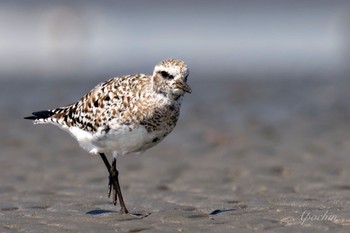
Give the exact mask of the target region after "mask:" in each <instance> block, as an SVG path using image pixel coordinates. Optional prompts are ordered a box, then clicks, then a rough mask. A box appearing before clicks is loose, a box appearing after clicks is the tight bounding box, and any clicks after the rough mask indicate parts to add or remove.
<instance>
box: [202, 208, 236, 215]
mask: <svg viewBox="0 0 350 233" xmlns="http://www.w3.org/2000/svg"><path fill="white" fill-rule="evenodd" d="M235 210H236V209H226V210H225V209H224V210H219V209H216V210H213V211H212V212H210V213H209V215H218V214H222V213H225V212H230V211H235Z"/></svg>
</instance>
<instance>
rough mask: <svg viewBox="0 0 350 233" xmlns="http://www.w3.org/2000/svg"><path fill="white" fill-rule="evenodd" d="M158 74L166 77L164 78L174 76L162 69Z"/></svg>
mask: <svg viewBox="0 0 350 233" xmlns="http://www.w3.org/2000/svg"><path fill="white" fill-rule="evenodd" d="M160 74H161V75H162V76H163V78H166V79H173V78H174V76H173V75H170V74H169V73H168V72H166V71H162V72H160Z"/></svg>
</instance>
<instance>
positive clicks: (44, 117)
mask: <svg viewBox="0 0 350 233" xmlns="http://www.w3.org/2000/svg"><path fill="white" fill-rule="evenodd" d="M56 113H57V111H56V109H54V110H44V111H39V112H33V113H32V114H33V115H32V116H27V117H24V119H26V120H34V124H39V123H46V122H48V121H52V120H51V116H53V115H55V114H56Z"/></svg>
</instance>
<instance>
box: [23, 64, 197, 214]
mask: <svg viewBox="0 0 350 233" xmlns="http://www.w3.org/2000/svg"><path fill="white" fill-rule="evenodd" d="M188 75H189V69H188V67H187V65H186V64H185V63H184V62H183V61H180V60H176V59H168V60H164V61H162V62H160V63H159V64H157V65H156V66H155V68H154V71H153V74H152V75H146V74H135V75H126V76H121V77H116V78H112V79H109V80H107V81H105V82H103V83H100V84H99V85H97V86H96V87H95V88H93V89H92V90H91V91H90V92H88V93H87V94H86V95H84V96H83V97H82V98H81V99H80V100H79V101H78V102H76V103H74V104H70V105H68V106H65V107H59V108H55V109H50V110H45V111H39V112H33V113H32V114H33V115H32V116H29V117H25V119H29V120H34V124H46V123H50V124H54V125H57V126H59V127H60V128H61V129H63V130H65V131H68V132H69V133H70V134H71V135H72V136H73V137H74V138H76V140H77V141H78V142H79V144H80V146H81V147H82V148H83V149H85V150H87V151H88V152H90V153H92V154H99V155H100V156H101V158H102V160H103V162H104V163H105V165H106V167H107V170H108V172H109V184H108V188H109V191H108V197H110V196H111V192H112V191H113V193H112V199H113V204H114V205H116V203H117V199H118V198H119V203H120V206H121V209H120V211H121V213H125V214H126V213H128V210H127V208H126V206H125V203H124V201H123V196H122V192H121V189H120V185H119V179H118V175H119V172H118V170H117V168H116V161H117V156H118V155H125V154H129V153H142V152H144V151H145V150H147V149H149V148H151V147H153V146H155V145H156V144H158V143H159V142H161V141H162V140H163V139H164V138H165V137H166V136H167V135H168V134H169V133H170V132H171V131H172V130H173V129H174V127H175V125H176V122H177V120H178V117H179V113H180V107H181V102H182V99H183V96H184V94H185V92H188V93H191V88H190V87H189V86H188V85H187V77H188ZM105 153H111V154H112V155H113V161H112V164H110V163H109V161H108V159H107V157H106V155H105Z"/></svg>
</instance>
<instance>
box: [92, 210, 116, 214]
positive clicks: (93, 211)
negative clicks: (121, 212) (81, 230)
mask: <svg viewBox="0 0 350 233" xmlns="http://www.w3.org/2000/svg"><path fill="white" fill-rule="evenodd" d="M107 213H117V211H112V210H90V211H88V212H86V214H89V215H100V214H107Z"/></svg>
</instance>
